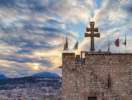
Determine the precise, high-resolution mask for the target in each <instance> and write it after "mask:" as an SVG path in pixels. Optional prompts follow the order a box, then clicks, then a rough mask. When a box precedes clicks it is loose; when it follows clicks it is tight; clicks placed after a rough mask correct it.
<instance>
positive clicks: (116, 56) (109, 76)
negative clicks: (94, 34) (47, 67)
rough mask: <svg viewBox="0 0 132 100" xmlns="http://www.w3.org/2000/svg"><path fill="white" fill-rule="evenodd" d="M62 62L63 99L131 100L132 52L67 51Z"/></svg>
mask: <svg viewBox="0 0 132 100" xmlns="http://www.w3.org/2000/svg"><path fill="white" fill-rule="evenodd" d="M82 55H85V57H83V56H82ZM62 64H63V65H62V79H63V83H62V95H63V96H62V100H132V54H131V53H127V54H126V53H110V52H95V51H94V52H93V51H90V52H82V53H81V55H76V54H75V53H69V52H65V53H63V54H62Z"/></svg>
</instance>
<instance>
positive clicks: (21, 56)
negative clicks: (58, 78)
mask: <svg viewBox="0 0 132 100" xmlns="http://www.w3.org/2000/svg"><path fill="white" fill-rule="evenodd" d="M131 3H132V2H131V0H127V1H126V0H60V1H58V0H0V61H1V62H2V64H1V66H0V71H1V72H3V73H5V74H7V75H8V76H12V77H17V76H26V75H31V74H33V73H35V72H39V71H54V72H57V73H59V72H60V70H58V66H60V65H61V53H62V50H63V45H64V42H65V37H66V36H67V37H68V42H69V47H70V49H71V50H72V49H73V46H74V45H75V43H76V41H79V50H89V42H90V38H84V33H85V31H86V27H89V21H90V19H91V18H92V17H93V18H94V19H95V21H96V27H99V31H100V33H101V38H100V39H96V49H97V50H98V49H100V48H104V49H103V50H106V49H107V40H108V39H110V41H114V39H115V38H116V35H117V34H120V38H122V39H123V38H124V33H127V35H128V36H129V38H130V39H131V29H132V27H131V23H132V20H131V18H130V15H131ZM130 39H129V43H131V42H130ZM97 43H98V44H97ZM112 46H114V45H112ZM122 48H124V47H122ZM120 49H121V48H120ZM115 50H116V48H115ZM115 50H112V51H115ZM121 50H122V52H123V50H124V49H121ZM130 50H131V48H128V49H127V50H126V51H127V52H130ZM117 51H118V50H117ZM9 71H10V72H9Z"/></svg>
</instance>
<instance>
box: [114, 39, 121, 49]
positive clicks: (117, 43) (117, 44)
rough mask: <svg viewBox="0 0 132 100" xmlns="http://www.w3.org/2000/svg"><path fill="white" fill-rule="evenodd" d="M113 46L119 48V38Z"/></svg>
mask: <svg viewBox="0 0 132 100" xmlns="http://www.w3.org/2000/svg"><path fill="white" fill-rule="evenodd" d="M115 46H116V47H119V46H120V39H119V38H117V39H116V40H115Z"/></svg>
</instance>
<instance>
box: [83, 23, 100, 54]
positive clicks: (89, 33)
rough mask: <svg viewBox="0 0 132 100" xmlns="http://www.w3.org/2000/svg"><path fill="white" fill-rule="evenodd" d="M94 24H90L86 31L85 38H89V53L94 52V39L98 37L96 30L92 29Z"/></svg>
mask: <svg viewBox="0 0 132 100" xmlns="http://www.w3.org/2000/svg"><path fill="white" fill-rule="evenodd" d="M94 25H95V22H93V21H92V22H90V28H87V29H86V33H85V37H91V48H90V51H91V52H94V51H95V47H94V37H100V33H98V28H95V27H94ZM95 32H96V33H95Z"/></svg>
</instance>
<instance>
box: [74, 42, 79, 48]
mask: <svg viewBox="0 0 132 100" xmlns="http://www.w3.org/2000/svg"><path fill="white" fill-rule="evenodd" d="M77 49H78V42H76V44H75V46H74V50H77Z"/></svg>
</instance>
